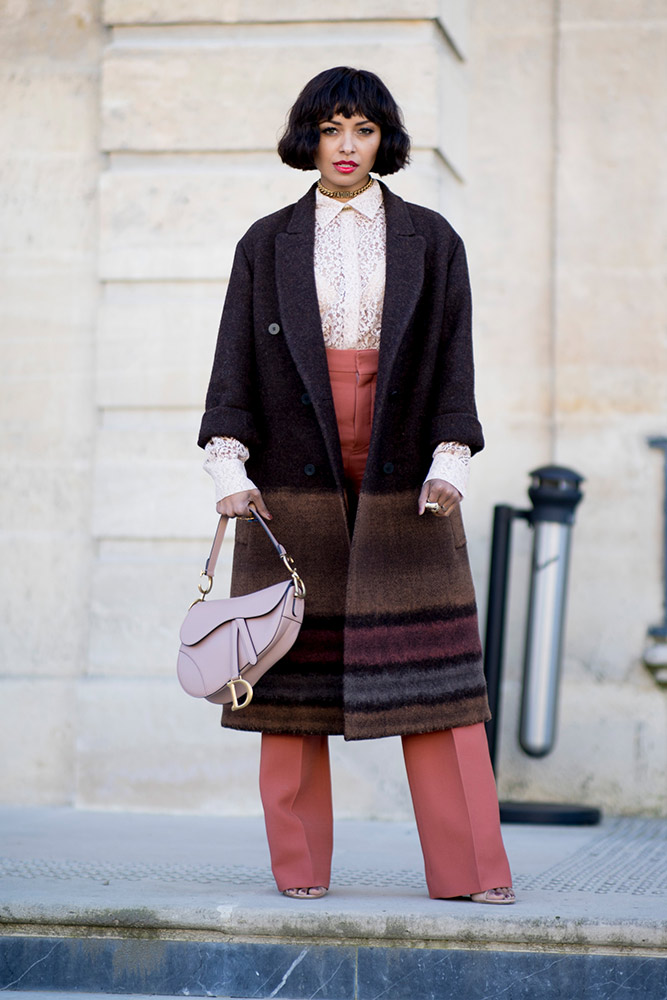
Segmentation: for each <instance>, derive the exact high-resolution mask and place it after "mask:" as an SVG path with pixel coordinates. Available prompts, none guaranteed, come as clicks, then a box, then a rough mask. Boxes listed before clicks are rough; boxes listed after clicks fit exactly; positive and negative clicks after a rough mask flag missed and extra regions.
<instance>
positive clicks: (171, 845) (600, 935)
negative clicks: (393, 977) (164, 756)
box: [0, 808, 667, 1000]
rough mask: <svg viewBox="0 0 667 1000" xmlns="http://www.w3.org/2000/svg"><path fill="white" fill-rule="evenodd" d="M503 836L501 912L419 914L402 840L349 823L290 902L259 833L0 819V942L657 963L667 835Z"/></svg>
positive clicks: (241, 824)
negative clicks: (416, 948)
mask: <svg viewBox="0 0 667 1000" xmlns="http://www.w3.org/2000/svg"><path fill="white" fill-rule="evenodd" d="M504 835H505V841H506V845H507V849H508V853H509V856H510V861H511V864H512V867H513V871H514V873H515V883H514V884H515V887H516V890H517V895H518V902H517V903H516V904H515V905H514V906H509V907H498V906H480V905H477V904H474V903H471V902H468V901H442V900H430V899H428V897H427V896H426V892H425V887H424V879H423V870H422V862H421V854H420V850H419V844H418V841H417V836H416V833H415V829H414V826H413V825H412V824H409V823H364V822H356V821H341V822H338V823H337V826H336V849H335V857H334V875H333V881H332V891H331V892H330V893H329V895H328V896H327V897H326V898H325V899H323V900H319V901H308V902H302V901H297V900H289V899H286V898H284V897H282V896H281V895H279V894H278V893H277V892H276V890H275V888H274V886H273V883H272V879H271V874H270V870H269V864H268V854H267V850H266V846H265V839H264V832H263V825H262V821H261V820H260V819H258V818H225V817H196V816H163V815H153V814H132V813H113V812H109V813H103V812H86V811H77V810H72V809H55V808H54V809H45V808H40V809H30V808H0V933H4V934H8V933H17V932H18V933H25V932H28V933H43V934H48V933H54V930H53V929H54V928H58V933H59V934H76V933H80V932H81V929H82V928H86V927H88V928H91V927H95V928H100V927H108V928H114V929H119V928H124V927H125V928H135V929H142V928H143V929H150V928H153V929H158V930H159V931H160V933H161V934H163V935H164V936H171V935H172V934H174V933H176V932H177V933H178V935H179V936H185V937H188V936H191V937H199V936H200V935H202V934H205V935H206V937H207V939H210V940H215V939H216V938H217V937H218V936H219V937H220V938H221V939H222V938H229V936H231V935H233V936H234V937H235V939H243V938H245V939H247V940H250V939H255V940H257V939H258V938H265V937H266V936H268V937H276V936H278V937H280V938H281V939H282V940H285V939H289V938H291V939H294V938H295V937H298V938H299V939H301V940H302V939H308V938H312V939H316V940H318V941H320V942H321V941H323V940H326V941H329V942H332V941H343V940H347V941H350V940H360V939H362V940H365V941H367V942H372V940H374V939H381V940H382V943H383V944H386V943H388V942H395V941H410V942H412V941H421V942H428V941H432V940H443V939H446V940H447V941H448V942H457V941H461V942H462V943H465V944H467V945H468V946H469V944H470V941H471V936H474V942H475V945H476V946H479V945H483V944H484V942H487V945H486V946H487V947H490V946H493V947H498V946H499V947H505V948H507V947H512V945H513V944H516V943H520V944H521V945H522V946H524V947H525V946H530V944H531V943H535V944H536V945H538V946H541V947H544V946H545V945H546V946H553V947H556V948H559V947H560V948H562V947H564V946H565V947H568V948H569V949H574V950H577V949H581V948H583V949H586V948H588V949H590V948H591V947H593V948H595V949H597V950H600V949H602V950H606V949H614V950H625V949H628V948H630V949H632V950H633V952H634V953H637V954H642V953H644V954H647V955H656V954H667V950H664V949H667V849H666V848H667V820H657V819H606V820H604V821H603V823H602V824H601V825H600V826H598V827H580V828H572V827H570V828H567V827H546V826H542V827H526V826H518V825H517V826H506V827H505V828H504ZM49 928H51V930H49ZM77 929H78V930H77ZM12 985H13V984H10V983H0V989H2V988H3V987H4V988H5V990H8V989H11V987H12ZM25 997H26V994H23V998H24V1000H25Z"/></svg>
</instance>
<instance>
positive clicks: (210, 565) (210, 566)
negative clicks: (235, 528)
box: [204, 506, 287, 580]
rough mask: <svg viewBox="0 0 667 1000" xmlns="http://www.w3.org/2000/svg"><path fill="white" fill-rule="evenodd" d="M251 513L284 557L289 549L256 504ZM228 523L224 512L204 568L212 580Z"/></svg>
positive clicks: (252, 518) (253, 519)
mask: <svg viewBox="0 0 667 1000" xmlns="http://www.w3.org/2000/svg"><path fill="white" fill-rule="evenodd" d="M250 514H251V516H250V517H249V518H248V520H249V521H259V523H260V524H261V526H262V527H263V528H264V531H265V532H266V533H267V535H268V536H269V539H270V540H271V542H272V544H273V547H274V549H275V550H276V552H277V553H278V555H279V556H280V558H281V559H282V558H283V556H284V555H286V554H287V550H286V549H285V547H284V545H281V544H280V542H279V541H278V539H277V538H275V537H274V535H273V534H272V532H271V530H270V528H269V526H268V525H267V523H266V521H265V520H264V518H263V517H262V515H261V514H260V513H259V512H258V511H257V510H256V509H255V507H254V506H253V507H251V508H250ZM228 523H229V518H228V517H225V515H224V514H221V515H220V520H219V521H218V527H217V530H216V532H215V537H214V539H213V545H212V546H211V552H210V554H209V557H208V559H207V560H206V566H205V568H204V573H205V575H206V576H208V577H210V578H211V580H212V579H213V574H214V573H215V567H216V564H217V562H218V556H219V555H220V549H221V547H222V541H223V539H224V537H225V531H226V530H227V525H228Z"/></svg>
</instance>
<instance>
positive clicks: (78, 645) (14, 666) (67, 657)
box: [0, 473, 91, 759]
mask: <svg viewBox="0 0 667 1000" xmlns="http://www.w3.org/2000/svg"><path fill="white" fill-rule="evenodd" d="M34 478H35V476H34V473H33V475H32V479H33V480H34ZM74 493H75V494H76V490H75V491H74ZM34 495H35V490H34V487H33V489H25V490H24V491H22V492H16V493H13V494H12V498H11V500H12V502H11V504H6V505H3V506H4V507H5V511H4V512H3V529H2V531H1V532H0V593H2V595H3V613H2V620H1V622H0V649H2V656H1V657H0V671H1V672H2V674H3V675H4V676H6V677H11V676H22V677H25V678H35V681H34V683H35V684H36V683H37V680H36V678H41V677H71V676H74V675H76V674H78V673H80V672H81V671H82V669H83V665H84V663H85V657H86V630H87V623H86V616H87V613H88V603H89V598H88V594H89V589H90V569H91V543H90V540H89V538H88V535H87V533H86V532H85V531H84V530H83V529H82V525H81V515H80V511H79V510H78V509H76V508H75V509H74V511H73V516H72V521H73V522H75V523H74V524H73V525H72V526H70V529H69V530H67V521H66V518H65V516H64V515H63V512H62V509H61V508H59V507H57V506H52V505H50V504H49V498H50V494H49V493H47V496H46V497H44V496H42V504H43V507H42V509H35V501H33V507H29V508H28V510H25V507H24V504H23V502H22V501H23V500H24V498H25V502H26V504H27V502H28V500H29V499H31V498H32V497H33V496H34ZM63 502H64V503H65V502H66V498H63ZM15 510H18V512H19V513H18V514H16V515H15V520H16V522H17V523H16V524H15V525H14V524H12V523H11V521H10V518H9V515H10V513H13V512H14V511H15ZM46 704H47V703H46V702H45V705H46ZM40 714H41V715H44V714H48V709H47V710H46V711H44V710H43V709H42V708H40ZM5 759H6V758H5Z"/></svg>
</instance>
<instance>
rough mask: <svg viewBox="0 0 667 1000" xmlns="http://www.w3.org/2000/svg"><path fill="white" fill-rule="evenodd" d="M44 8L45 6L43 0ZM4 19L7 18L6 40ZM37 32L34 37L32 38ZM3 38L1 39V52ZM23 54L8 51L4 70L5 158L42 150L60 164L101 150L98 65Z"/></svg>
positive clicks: (0, 76) (0, 74)
mask: <svg viewBox="0 0 667 1000" xmlns="http://www.w3.org/2000/svg"><path fill="white" fill-rule="evenodd" d="M40 6H41V7H42V9H44V5H43V4H40ZM6 23H7V22H6V19H5V18H3V33H2V37H3V40H4V38H5V32H4V28H5V27H6ZM36 35H37V32H35V34H33V36H32V37H31V39H30V44H31V45H32V44H33V43H34V40H35V38H36ZM1 49H2V42H0V51H1ZM31 56H32V58H31V57H30V56H27V54H24V57H23V58H17V56H16V53H12V54H11V55H9V57H7V56H5V58H4V59H3V61H2V64H3V65H2V69H1V70H0V89H1V91H2V101H3V114H2V118H1V119H0V149H2V155H3V158H4V157H7V156H25V155H26V154H31V155H33V156H34V155H35V154H37V153H39V154H41V155H42V156H43V157H46V158H47V159H49V160H51V161H52V162H53V163H56V162H57V160H58V159H59V158H63V157H66V156H72V155H84V156H94V155H95V153H96V152H97V144H96V130H97V115H98V108H97V102H96V100H95V98H96V91H97V76H98V70H97V66H96V65H95V64H91V63H90V62H88V63H86V62H81V63H79V62H78V61H77V60H76V59H74V60H72V61H70V60H69V59H67V61H65V62H62V63H59V62H57V61H55V62H51V63H49V62H47V61H46V60H39V59H36V58H35V57H34V54H32V53H31Z"/></svg>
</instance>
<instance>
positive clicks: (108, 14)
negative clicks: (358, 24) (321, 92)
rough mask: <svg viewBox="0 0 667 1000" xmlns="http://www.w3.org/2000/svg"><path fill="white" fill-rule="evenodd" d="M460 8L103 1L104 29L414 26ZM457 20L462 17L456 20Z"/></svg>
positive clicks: (308, 0) (303, 0)
mask: <svg viewBox="0 0 667 1000" xmlns="http://www.w3.org/2000/svg"><path fill="white" fill-rule="evenodd" d="M452 6H453V7H454V8H455V9H456V10H457V13H458V8H460V7H461V6H462V4H461V2H460V0H459V2H458V3H454V4H452V3H444V2H443V0H440V2H439V3H438V2H436V0H364V3H363V4H359V3H358V2H356V3H355V2H354V0H340V2H339V3H338V4H337V5H336V7H335V8H334V7H327V6H322V4H321V3H318V2H317V0H290V3H289V4H278V5H276V4H275V3H272V2H271V0H244V2H243V3H242V4H239V3H238V0H162V2H161V3H156V2H155V0H104V6H103V11H104V14H103V16H104V21H105V23H106V24H110V25H114V24H188V23H189V24H197V23H204V24H237V23H253V22H257V23H263V22H269V23H281V22H298V21H315V22H317V21H333V22H336V21H356V20H376V19H381V20H392V19H405V18H409V19H410V20H416V19H418V18H431V17H435V16H436V15H437V14H438V13H439V12H440V11H442V10H447V9H449V8H451V7H452ZM459 17H460V14H459Z"/></svg>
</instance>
